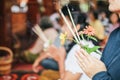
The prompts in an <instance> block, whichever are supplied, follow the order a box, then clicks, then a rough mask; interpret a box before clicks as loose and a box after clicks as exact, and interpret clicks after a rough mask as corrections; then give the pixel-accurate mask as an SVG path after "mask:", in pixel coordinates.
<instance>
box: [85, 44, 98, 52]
mask: <svg viewBox="0 0 120 80" xmlns="http://www.w3.org/2000/svg"><path fill="white" fill-rule="evenodd" d="M99 48H100V46H94V47H92V48H89V47H88V45H85V46H83V49H85V50H86V51H87V53H88V54H90V53H91V52H95V51H96V50H98V49H99Z"/></svg>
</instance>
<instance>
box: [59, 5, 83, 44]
mask: <svg viewBox="0 0 120 80" xmlns="http://www.w3.org/2000/svg"><path fill="white" fill-rule="evenodd" d="M67 10H68V13H69V16H70V19H71V21H72V25H73V27H74V30H75V32H74V31H73V29H72V27H71V26H70V24H69V22H68V21H67V19H66V17H65V15H64V14H63V12H62V11H61V9H59V13H60V14H61V16H62V18H63V20H64V21H65V23H66V25H67V27H68V29H69V30H70V32H71V33H72V35H73V37H74V38H75V40H76V42H77V43H79V44H80V41H81V40H80V37H79V34H78V31H77V28H76V26H75V23H74V20H73V18H72V15H71V12H70V10H69V8H68V6H67ZM76 34H77V36H76Z"/></svg>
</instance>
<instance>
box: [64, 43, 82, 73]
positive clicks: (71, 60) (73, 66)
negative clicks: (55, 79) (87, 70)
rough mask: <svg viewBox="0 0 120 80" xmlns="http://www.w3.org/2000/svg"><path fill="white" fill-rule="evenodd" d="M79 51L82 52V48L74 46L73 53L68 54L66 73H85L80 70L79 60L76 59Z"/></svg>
mask: <svg viewBox="0 0 120 80" xmlns="http://www.w3.org/2000/svg"><path fill="white" fill-rule="evenodd" d="M78 50H80V46H79V45H75V46H73V48H72V49H71V51H70V52H69V53H68V56H67V58H66V61H65V70H66V71H70V72H72V73H73V74H76V73H83V71H82V69H81V68H80V66H79V65H78V63H77V59H76V57H75V53H76V51H78Z"/></svg>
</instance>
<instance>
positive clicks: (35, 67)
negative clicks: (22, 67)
mask: <svg viewBox="0 0 120 80" xmlns="http://www.w3.org/2000/svg"><path fill="white" fill-rule="evenodd" d="M32 68H33V71H34V72H35V73H38V72H39V70H40V67H39V62H37V61H36V62H35V63H34V64H33V66H32Z"/></svg>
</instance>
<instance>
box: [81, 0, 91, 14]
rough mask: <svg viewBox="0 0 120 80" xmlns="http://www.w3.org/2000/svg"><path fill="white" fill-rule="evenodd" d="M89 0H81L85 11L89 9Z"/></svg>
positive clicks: (82, 9)
mask: <svg viewBox="0 0 120 80" xmlns="http://www.w3.org/2000/svg"><path fill="white" fill-rule="evenodd" d="M88 3H89V2H88V0H80V5H79V6H80V9H81V11H82V12H83V13H86V14H87V13H88V11H89V4H88Z"/></svg>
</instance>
